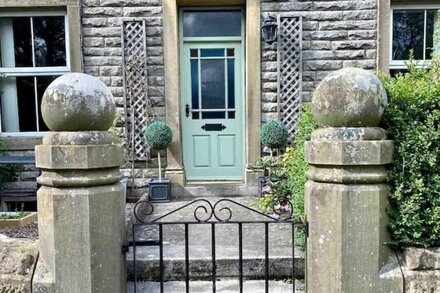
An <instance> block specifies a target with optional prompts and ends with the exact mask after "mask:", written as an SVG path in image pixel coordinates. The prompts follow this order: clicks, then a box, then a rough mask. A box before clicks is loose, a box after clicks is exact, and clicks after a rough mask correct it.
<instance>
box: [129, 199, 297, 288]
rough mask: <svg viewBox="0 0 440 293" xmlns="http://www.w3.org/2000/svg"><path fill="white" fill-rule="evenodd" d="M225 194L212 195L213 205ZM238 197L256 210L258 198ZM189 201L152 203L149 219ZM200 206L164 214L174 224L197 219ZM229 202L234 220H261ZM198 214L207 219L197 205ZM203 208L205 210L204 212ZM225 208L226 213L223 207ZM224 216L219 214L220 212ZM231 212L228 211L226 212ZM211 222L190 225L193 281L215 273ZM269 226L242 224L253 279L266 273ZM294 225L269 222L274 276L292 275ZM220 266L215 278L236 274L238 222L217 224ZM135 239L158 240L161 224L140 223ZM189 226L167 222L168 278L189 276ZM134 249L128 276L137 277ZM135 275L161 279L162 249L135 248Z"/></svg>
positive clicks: (248, 271) (247, 271) (246, 259)
mask: <svg viewBox="0 0 440 293" xmlns="http://www.w3.org/2000/svg"><path fill="white" fill-rule="evenodd" d="M220 199H221V198H208V199H207V200H208V201H209V202H210V203H211V204H214V203H216V202H217V201H218V200H220ZM233 200H234V201H236V202H238V203H240V204H242V205H245V206H247V207H250V208H252V209H256V207H255V198H253V197H239V198H235V199H233ZM187 203H188V201H183V202H171V203H166V204H154V212H153V214H152V215H149V216H148V217H146V218H145V219H146V220H150V221H151V220H153V219H155V218H157V217H159V216H162V215H164V214H166V213H169V212H171V211H174V210H176V209H177V208H179V207H181V206H183V205H185V204H187ZM200 204H203V202H199V203H198V204H195V205H191V206H189V207H187V208H185V209H183V210H180V211H179V212H177V213H174V214H171V215H170V216H168V217H167V218H166V220H168V221H172V222H182V221H185V222H189V221H192V222H194V211H195V210H197V208H198V207H199V205H200ZM226 206H227V207H228V208H231V212H232V218H231V220H233V221H236V220H240V221H257V220H261V219H262V216H261V215H258V214H256V213H254V212H253V211H250V210H248V209H245V208H242V207H240V206H238V205H236V204H234V203H231V202H227V203H226ZM198 212H199V214H198V216H199V217H203V209H198ZM200 212H201V213H200ZM224 212H225V211H224ZM217 215H218V216H219V217H224V216H225V214H222V213H221V212H220V213H218V214H217ZM226 216H227V215H226ZM211 229H212V228H211V225H210V224H190V225H189V228H188V244H189V260H190V276H191V278H195V279H209V278H210V277H211V273H212V239H211V233H212V231H211ZM264 231H265V227H264V224H251V223H246V224H242V245H243V273H244V276H245V277H247V278H251V279H258V278H261V277H262V276H264V260H265V237H264V234H265V232H264ZM291 231H292V226H291V224H289V223H287V224H286V223H271V224H269V234H268V235H269V246H268V253H269V275H270V278H272V279H282V278H292V270H293V269H292V239H291V234H292V232H291ZM215 233H216V241H215V242H216V243H215V250H216V251H215V252H216V265H217V276H219V277H237V276H238V274H239V265H238V263H239V238H238V224H236V223H218V224H216V230H215ZM135 235H136V236H135V238H136V240H137V241H140V240H141V241H142V240H144V241H145V240H150V241H151V240H158V239H159V236H158V226H157V225H141V226H137V228H136V233H135ZM184 236H185V230H184V225H182V224H178V225H163V255H164V275H165V279H167V280H177V281H178V280H184V278H185V237H184ZM133 251H134V250H133V247H131V248H130V252H129V253H128V254H127V262H128V276H129V279H130V280H132V279H133V277H134V261H133V259H134V255H133ZM135 257H136V270H137V271H136V273H137V276H138V277H140V278H142V279H146V280H150V281H151V280H158V279H159V247H157V246H153V247H141V246H139V247H136V255H135ZM294 264H295V276H296V278H303V277H304V253H303V251H302V250H301V249H300V248H299V247H297V246H295V255H294Z"/></svg>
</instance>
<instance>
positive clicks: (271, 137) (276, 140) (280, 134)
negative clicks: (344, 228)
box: [260, 120, 289, 149]
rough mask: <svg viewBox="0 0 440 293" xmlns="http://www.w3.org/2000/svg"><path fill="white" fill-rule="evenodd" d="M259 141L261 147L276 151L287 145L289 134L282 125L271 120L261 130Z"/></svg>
mask: <svg viewBox="0 0 440 293" xmlns="http://www.w3.org/2000/svg"><path fill="white" fill-rule="evenodd" d="M260 139H261V143H262V144H263V145H265V146H267V147H269V148H272V149H278V148H282V147H285V146H286V145H287V141H288V139H289V132H288V131H287V128H286V126H284V124H283V123H281V122H280V121H278V120H271V121H269V122H267V123H265V124H264V125H263V127H262V128H261V133H260Z"/></svg>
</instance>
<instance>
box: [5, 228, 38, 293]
mask: <svg viewBox="0 0 440 293" xmlns="http://www.w3.org/2000/svg"><path fill="white" fill-rule="evenodd" d="M37 257H38V244H37V243H36V242H33V241H26V240H18V239H13V238H8V237H6V236H3V235H0V292H20V293H28V292H29V293H30V292H31V286H32V285H31V281H32V275H33V272H34V267H35V264H36V262H37Z"/></svg>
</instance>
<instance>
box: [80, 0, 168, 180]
mask: <svg viewBox="0 0 440 293" xmlns="http://www.w3.org/2000/svg"><path fill="white" fill-rule="evenodd" d="M82 10H83V13H82V35H83V60H84V72H85V73H87V74H90V75H93V76H98V77H99V78H100V79H101V80H102V81H103V82H104V83H105V84H106V85H107V86H108V87H109V88H110V89H111V91H112V93H113V96H114V97H115V101H116V105H117V109H118V112H119V113H120V114H121V115H122V116H123V113H124V88H123V84H124V80H123V69H122V53H123V52H122V44H121V25H122V21H123V19H124V18H137V17H141V18H143V19H145V21H146V25H147V28H146V36H147V39H146V43H147V56H148V60H147V73H148V96H149V97H150V98H151V99H152V101H153V107H154V108H155V109H154V111H155V113H156V114H157V115H158V116H160V117H163V116H165V87H164V85H165V83H164V82H165V81H164V63H163V26H162V24H163V20H162V0H82ZM120 126H122V125H120ZM154 158H155V157H153V160H152V162H150V163H149V164H148V167H149V168H146V165H145V163H136V166H135V170H134V174H135V177H136V178H137V179H136V180H135V185H136V186H138V187H143V186H145V185H146V181H145V180H144V179H145V178H147V177H149V176H157V175H156V173H157V169H156V165H157V163H156V160H155V159H154ZM164 163H165V161H164ZM164 165H165V164H164ZM122 170H123V172H124V175H125V176H131V173H132V170H131V168H130V165H129V164H127V165H126V166H124V167H123V169H122ZM128 184H129V185H132V182H131V180H129V181H128Z"/></svg>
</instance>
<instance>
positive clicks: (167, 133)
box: [144, 121, 173, 150]
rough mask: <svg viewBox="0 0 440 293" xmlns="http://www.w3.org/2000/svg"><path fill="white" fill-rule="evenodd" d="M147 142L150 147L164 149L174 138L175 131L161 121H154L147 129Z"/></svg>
mask: <svg viewBox="0 0 440 293" xmlns="http://www.w3.org/2000/svg"><path fill="white" fill-rule="evenodd" d="M144 137H145V142H146V144H147V145H148V147H149V148H150V149H153V150H164V149H166V148H168V147H169V146H170V144H171V141H172V140H173V132H172V131H171V129H170V128H169V127H168V126H167V125H166V124H165V123H163V122H161V121H154V122H152V123H151V124H150V125H148V127H147V128H146V129H145V133H144Z"/></svg>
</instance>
